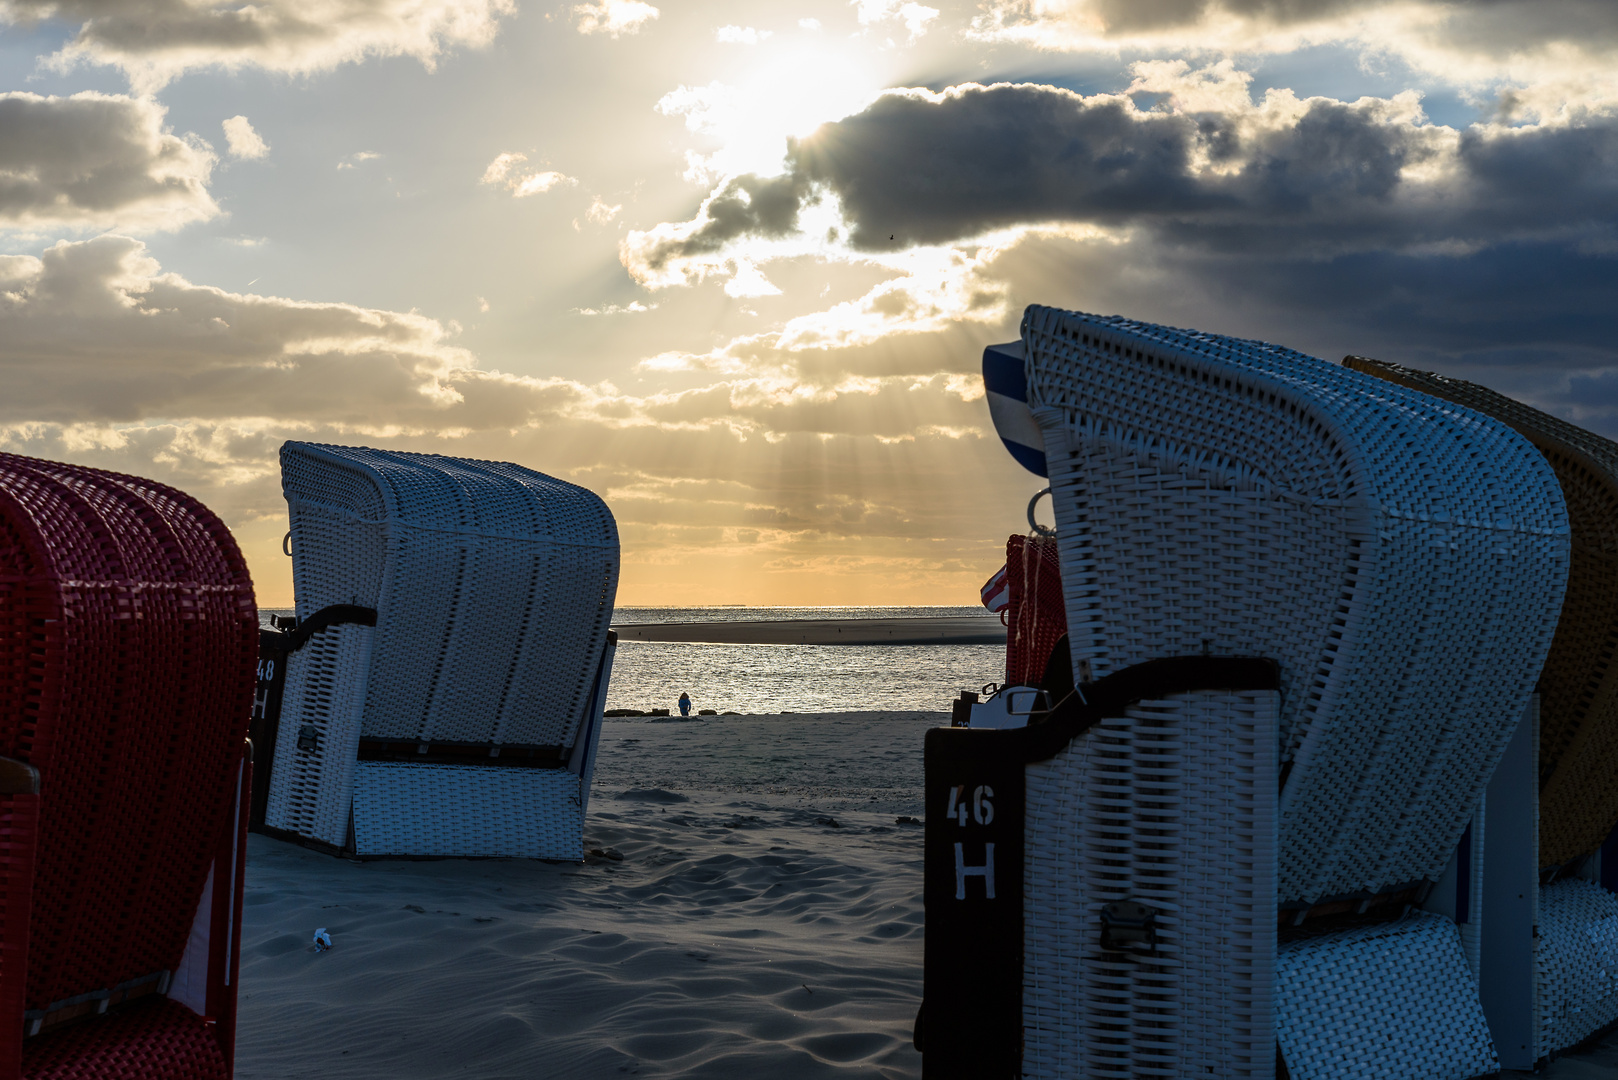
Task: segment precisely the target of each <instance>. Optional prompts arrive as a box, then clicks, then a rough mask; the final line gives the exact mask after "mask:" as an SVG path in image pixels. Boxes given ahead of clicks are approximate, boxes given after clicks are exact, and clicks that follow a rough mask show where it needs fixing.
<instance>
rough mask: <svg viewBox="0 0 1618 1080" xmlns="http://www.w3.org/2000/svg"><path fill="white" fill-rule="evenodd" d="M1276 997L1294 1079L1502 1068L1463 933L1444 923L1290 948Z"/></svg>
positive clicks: (1404, 1077)
mask: <svg viewBox="0 0 1618 1080" xmlns="http://www.w3.org/2000/svg"><path fill="white" fill-rule="evenodd" d="M1275 993H1276V1035H1277V1038H1278V1039H1279V1041H1280V1043H1281V1054H1282V1057H1283V1058H1284V1059H1285V1060H1286V1065H1287V1071H1288V1072H1289V1073H1290V1074H1291V1075H1292V1077H1293V1078H1294V1080H1411V1078H1413V1077H1421V1078H1422V1080H1469V1078H1471V1077H1475V1076H1482V1075H1485V1074H1489V1075H1492V1074H1493V1073H1495V1072H1496V1071H1498V1070H1499V1068H1500V1061H1499V1059H1498V1058H1497V1057H1496V1056H1495V1052H1494V1043H1493V1041H1492V1040H1491V1038H1490V1036H1489V1025H1488V1021H1486V1020H1485V1019H1484V1016H1483V1008H1482V1006H1481V1005H1479V1003H1478V989H1477V982H1476V980H1475V979H1474V978H1473V976H1472V972H1471V969H1470V968H1468V967H1467V964H1466V957H1465V956H1464V955H1463V953H1462V951H1461V940H1460V935H1459V934H1458V933H1457V932H1456V929H1455V924H1454V923H1452V922H1450V921H1449V920H1448V919H1446V918H1443V917H1442V916H1438V915H1428V914H1424V913H1421V912H1417V913H1415V914H1413V915H1411V916H1409V917H1408V918H1405V919H1402V920H1400V921H1398V922H1394V923H1383V924H1380V925H1377V926H1368V927H1360V928H1357V929H1353V930H1345V931H1342V932H1339V933H1335V934H1326V935H1322V936H1320V937H1313V938H1307V939H1305V940H1302V941H1294V942H1288V943H1286V944H1284V945H1282V946H1281V949H1280V954H1279V956H1278V957H1277V960H1276V979H1275Z"/></svg>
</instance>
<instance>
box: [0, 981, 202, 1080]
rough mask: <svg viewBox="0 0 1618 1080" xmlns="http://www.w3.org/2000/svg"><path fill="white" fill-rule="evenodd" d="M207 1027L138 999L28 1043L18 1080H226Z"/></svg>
mask: <svg viewBox="0 0 1618 1080" xmlns="http://www.w3.org/2000/svg"><path fill="white" fill-rule="evenodd" d="M229 1076H230V1069H229V1067H228V1066H227V1065H226V1063H225V1058H224V1055H223V1054H222V1053H221V1052H220V1049H219V1043H218V1042H217V1041H216V1040H215V1038H214V1034H213V1032H212V1031H211V1030H210V1029H209V1025H207V1024H206V1023H204V1022H203V1019H202V1017H200V1016H198V1015H197V1014H196V1013H194V1012H192V1011H191V1010H190V1009H187V1008H186V1007H185V1006H183V1005H179V1004H177V1003H175V1002H172V1001H166V1000H163V999H161V998H158V999H149V1000H143V1001H141V1002H139V1003H138V1004H135V1005H132V1006H130V1007H129V1008H128V1009H127V1010H125V1011H123V1013H122V1014H121V1015H118V1016H107V1017H105V1018H103V1019H100V1020H98V1021H96V1022H95V1023H93V1024H76V1025H73V1026H71V1027H69V1028H67V1029H65V1030H63V1031H60V1032H54V1033H51V1034H47V1035H41V1036H40V1037H38V1038H36V1039H29V1040H28V1042H27V1043H26V1045H25V1046H24V1049H23V1067H22V1080H226V1078H227V1077H229Z"/></svg>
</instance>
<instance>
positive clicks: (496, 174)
mask: <svg viewBox="0 0 1618 1080" xmlns="http://www.w3.org/2000/svg"><path fill="white" fill-rule="evenodd" d="M527 160H528V155H526V154H514V153H507V154H501V155H499V156H498V157H496V158H495V159H494V160H493V161H491V162H489V167H488V168H486V169H484V170H483V178H482V179H481V180H479V181H478V183H480V184H493V185H495V186H496V187H504V188H505V189H506V190H508V191H510V192H511V194H512V197H513V198H517V199H521V198H525V197H526V196H529V195H543V194H544V193H545V192H547V191H550V190H551V189H552V188H555V187H560V186H562V185H564V184H566V185H568V186H572V185H574V184H577V183H578V180H577V179H575V178H574V177H571V176H568V175H567V174H565V173H559V172H557V171H555V170H554V169H529V168H524V167H523V163H524V162H526V161H527Z"/></svg>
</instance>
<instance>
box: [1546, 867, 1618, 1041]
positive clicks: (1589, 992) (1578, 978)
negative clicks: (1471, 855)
mask: <svg viewBox="0 0 1618 1080" xmlns="http://www.w3.org/2000/svg"><path fill="white" fill-rule="evenodd" d="M1534 966H1535V967H1536V968H1537V970H1538V974H1539V1022H1540V1041H1539V1045H1538V1047H1537V1048H1536V1049H1537V1050H1538V1053H1539V1054H1540V1055H1544V1054H1547V1053H1554V1052H1556V1051H1558V1050H1566V1049H1567V1048H1568V1047H1570V1046H1576V1045H1578V1044H1579V1043H1581V1042H1583V1041H1584V1040H1585V1039H1587V1038H1589V1037H1590V1036H1591V1035H1594V1034H1595V1033H1596V1032H1598V1031H1600V1030H1601V1029H1602V1028H1604V1027H1607V1026H1608V1025H1609V1024H1612V1023H1613V1022H1614V1021H1618V896H1614V895H1613V894H1612V893H1610V892H1608V891H1607V890H1606V889H1603V888H1602V887H1601V886H1599V885H1597V884H1595V883H1594V882H1591V881H1582V880H1579V879H1577V878H1569V879H1565V880H1562V881H1555V882H1552V883H1551V884H1549V885H1546V886H1544V887H1543V888H1541V889H1540V890H1539V938H1538V940H1537V941H1536V942H1535V950H1534Z"/></svg>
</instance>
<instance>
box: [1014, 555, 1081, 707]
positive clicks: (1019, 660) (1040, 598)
mask: <svg viewBox="0 0 1618 1080" xmlns="http://www.w3.org/2000/svg"><path fill="white" fill-rule="evenodd" d="M1006 584H1007V586H1008V588H1007V593H1008V594H1009V599H1008V602H1007V604H1006V627H1007V634H1006V685H1007V686H1038V685H1039V684H1040V682H1041V681H1042V680H1043V679H1044V678H1045V665H1046V664H1047V663H1049V662H1050V658H1051V649H1052V648H1053V647H1054V646H1055V645H1056V643H1057V641H1058V640H1060V639H1061V637H1062V635H1063V634H1065V633H1067V609H1066V608H1065V607H1064V606H1063V603H1062V570H1061V565H1060V562H1059V561H1058V556H1057V553H1056V538H1055V537H1054V536H1015V535H1014V536H1012V537H1011V538H1009V539H1008V540H1007V541H1006Z"/></svg>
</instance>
